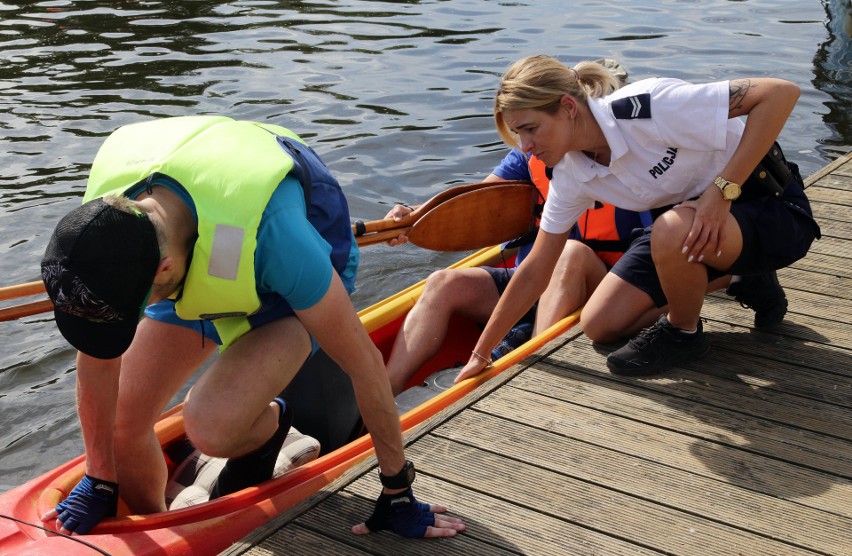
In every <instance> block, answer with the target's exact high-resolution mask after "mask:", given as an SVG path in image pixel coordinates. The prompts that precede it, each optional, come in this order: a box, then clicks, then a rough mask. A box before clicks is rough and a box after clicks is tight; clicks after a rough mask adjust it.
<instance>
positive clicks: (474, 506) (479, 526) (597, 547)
mask: <svg viewBox="0 0 852 556" xmlns="http://www.w3.org/2000/svg"><path fill="white" fill-rule="evenodd" d="M411 450H413V451H414V450H416V448H414V447H412V448H411ZM441 459H442V458H441V457H440V453H439V454H429V455H428V456H427V455H425V454H422V453H421V454H420V457H419V458H418V461H419V462H423V463H422V465H421V467H423V468H424V472H422V473H420V475H419V476H418V479H417V483H416V485H417V487H416V488H417V497H418V499H419V500H423V501H429V502H433V501H434V502H440V503H446V504H447V505H448V506H450V508H451V509H452V510H453V513H454V515H458V516H460V517H462V518H463V519H464V520H465V524H466V525H467V531H466V532H465V533H464V534H463V535H461V536H458V537H456V538H455V539H453V540H452V541H450V542H446V543H444V544H442V546H441V547H440V548H438V547H434V546H429V545H430V544H431V543H423V542H422V541H421V542H420V543H418V542H417V541H405V540H403V539H397V538H392V536H391V535H389V534H387V533H383V534H381V537H379V536H378V535H377V536H375V537H374V538H373V539H369V538H368V539H367V540H368V541H374V540H375V541H377V542H378V541H379V539H380V541H381V542H383V543H384V542H387V543H388V544H390V545H395V546H397V551H396V554H406V555H408V554H415V552H413V551H414V550H417V551H418V553H420V554H424V555H425V554H429V555H430V556H434V555H435V554H441V555H442V556H443V554H445V552H444V546H446V547H447V549H449V550H452V551H453V552H449V551H448V552H446V554H451V553H452V554H465V555H470V554H492V552H490V551H489V550H482V551H481V552H476V551H468V552H464V551H460V550H459V551H457V548H456V546H454V545H455V544H456V543H457V542H458V541H459V540H461V539H465V540H466V541H477V542H479V543H485V545H488V546H492V547H495V548H498V549H502V550H503V551H508V552H514V553H516V554H566V553H567V554H577V555H595V556H599V555H603V554H606V555H609V554H623V555H625V556H632V555H639V554H645V555H647V554H659V552H658V551H655V550H652V549H649V548H646V547H642V546H639V545H637V544H634V543H631V542H629V539H625V538H624V537H623V536H620V535H619V536H611V535H607V534H604V533H601V532H600V531H597V530H595V529H591V528H586V527H582V526H580V525H577V524H576V523H573V522H572V521H570V520H568V519H566V518H565V517H564V516H563V510H566V511H567V510H568V508H565V507H563V506H562V505H561V504H560V503H558V502H559V501H558V500H553V503H552V504H549V505H548V508H547V511H544V512H539V511H536V509H534V508H533V507H530V506H529V505H527V504H519V503H518V501H515V500H505V499H503V498H501V497H498V496H492V495H489V494H487V493H484V492H483V490H482V489H481V488H470V487H468V486H467V484H465V483H461V484H462V485H463V486H459V483H457V482H456V481H452V482H445V481H439V480H438V479H437V478H435V477H433V476H431V469H432V465H434V464H436V463H437V462H439V461H440V460H441ZM452 459H453V461H454V462H457V463H458V464H459V466H460V467H464V468H465V469H466V470H468V471H467V472H466V477H467V476H468V474H470V475H476V468H477V465H478V466H479V467H483V464H484V462H482V461H480V460H479V458H478V454H477V451H476V450H473V449H467V450H465V451H464V452H462V453H456V454H453V456H452ZM485 467H488V465H485ZM492 469H493V468H492ZM481 471H482V472H483V473H488V474H489V476H493V475H491V472H489V471H487V470H485V469H481ZM521 471H523V472H526V470H525V469H524V470H521ZM521 471H518V472H517V473H516V474H513V475H509V476H505V475H504V476H502V477H501V478H499V480H500V481H501V482H502V483H504V484H511V483H514V484H516V485H519V486H521V487H525V486H527V485H529V486H532V485H530V482H531V481H528V480H527V477H526V476H525V475H524V474H523V472H521ZM513 478H517V479H519V480H512V479H513ZM520 479H522V480H520ZM530 479H532V477H531V478H530ZM471 480H473V477H471ZM556 484H557V485H558V483H556ZM472 486H476V485H472ZM553 486H554V485H551V491H553V490H557V489H554V488H553ZM375 491H376V482H375V478H373V477H368V478H367V479H359V480H357V481H355V482H354V483H352V484H351V485H349V487H347V492H348V493H352V494H357V495H358V496H361V497H364V498H365V501H366V500H367V498H368V497H373V496H374V495H375ZM495 492H500V490H499V489H496V490H495ZM541 502H542V504H545V503H547V502H548V499H547V498H545V499H543V500H542V501H541ZM329 518H331V517H330V516H329ZM300 521H301V520H300ZM420 545H425V546H423V547H422V550H423V551H424V552H420V550H421V548H420ZM370 546H371V547H372V546H373V545H372V543H371V544H370ZM480 546H482V545H480ZM468 550H471V549H470V548H468ZM427 551H428V552H427ZM495 553H496V552H495Z"/></svg>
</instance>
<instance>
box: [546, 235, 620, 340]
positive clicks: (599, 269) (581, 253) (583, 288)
mask: <svg viewBox="0 0 852 556" xmlns="http://www.w3.org/2000/svg"><path fill="white" fill-rule="evenodd" d="M606 273H607V271H606V265H605V264H604V263H603V261H602V260H601V259H600V258H599V257H598V256H597V255H595V252H594V251H592V250H591V249H590V248H589V247H588V246H587V245H584V244H583V243H580V242H579V241H575V240H568V241H567V242H566V243H565V249H563V250H562V254H561V255H560V256H559V261H558V262H557V263H556V268H555V269H554V271H553V275H552V276H551V277H550V283H549V284H548V285H547V289H546V290H545V291H544V293H543V294H542V295H541V298H540V299H539V302H538V309H537V310H536V317H535V330H534V332H533V334H538V333H539V332H541V331H543V330H546V329H548V328H549V327H551V326H552V325H554V324H555V323H556V322H558V321H559V320H560V319H562V318H564V317H565V316H567V315H569V314H570V313H571V312H573V311H575V310H576V309H577V308H579V307H580V306H582V305H583V304H584V303H586V301H587V300H588V299H589V297H590V296H591V295H592V292H594V291H595V289H596V288H597V287H598V284H600V283H601V280H603V278H604V276H606Z"/></svg>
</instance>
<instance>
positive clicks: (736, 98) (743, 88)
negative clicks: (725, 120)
mask: <svg viewBox="0 0 852 556" xmlns="http://www.w3.org/2000/svg"><path fill="white" fill-rule="evenodd" d="M753 86H754V85H752V84H751V81H749V80H748V79H740V80H738V81H731V84H730V93H731V103H730V109H731V110H736V109H738V108H742V101H743V100H744V99H745V97H746V95H747V94H748V91H749V89H751V88H752V87H753Z"/></svg>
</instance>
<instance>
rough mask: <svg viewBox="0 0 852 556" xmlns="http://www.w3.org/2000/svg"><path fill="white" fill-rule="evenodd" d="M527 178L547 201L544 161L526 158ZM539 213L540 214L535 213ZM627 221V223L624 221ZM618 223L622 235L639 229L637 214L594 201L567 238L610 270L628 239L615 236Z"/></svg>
mask: <svg viewBox="0 0 852 556" xmlns="http://www.w3.org/2000/svg"><path fill="white" fill-rule="evenodd" d="M529 169H530V176H531V178H532V182H533V184H535V186H536V189H538V191H539V193H540V194H541V198H542V199H547V193H548V191H549V189H550V177H549V176H548V171H547V167H546V166H545V165H544V162H542V161H541V160H539V159H537V158H536V157H534V156H531V157H530V159H529ZM539 214H540V213H539ZM628 219H629V220H630V222H627V220H628ZM619 223H621V224H622V226H621V229H622V230H623V231H624V232H625V234H626V233H628V232H629V230H631V229H633V228H636V227H642V223H641V220H640V218H639V214H638V213H635V212H632V211H626V210H622V209H617V208H616V207H615V206H614V205H610V204H607V203H600V202H596V203H595V207H594V208H591V209H589V210H587V211H586V212H584V213H583V214H582V215H581V216H580V219H579V220H578V221H577V224H575V226H574V229H573V230H572V231H571V236H570V237H571V238H572V239H577V240H579V241H582V242H583V243H585V244H586V245H588V246H589V247H591V248H592V250H593V251H594V252H595V254H596V255H597V256H598V257H600V258H601V260H603V262H605V263H606V264H607V265H609V266H610V267H611V266H612V265H614V264H615V262H616V261H617V260H618V259H620V258H621V256H622V255H623V254H624V251H625V250H626V249H627V246H628V241H629V238H628V237H621V235H619V233H618V230H619V225H618V224H619Z"/></svg>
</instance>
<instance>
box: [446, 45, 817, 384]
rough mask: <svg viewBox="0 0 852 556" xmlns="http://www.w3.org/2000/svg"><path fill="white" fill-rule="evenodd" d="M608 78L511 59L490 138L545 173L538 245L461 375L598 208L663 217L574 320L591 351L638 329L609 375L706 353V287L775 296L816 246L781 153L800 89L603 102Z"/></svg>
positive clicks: (628, 89) (659, 83)
mask: <svg viewBox="0 0 852 556" xmlns="http://www.w3.org/2000/svg"><path fill="white" fill-rule="evenodd" d="M612 79H613V77H612V76H611V75H610V73H609V72H608V71H606V70H605V69H604V68H602V67H601V66H600V65H599V64H596V63H594V62H581V63H579V64H577V65H576V66H574V67H568V66H565V65H564V64H562V63H561V62H559V61H558V60H556V59H554V58H551V57H549V56H532V57H529V58H524V59H522V60H519V61H518V62H516V63H515V64H513V65H512V66H511V67H510V68H509V70H508V71H507V72H506V73H505V74H504V75H503V77H502V79H501V81H500V87H499V89H498V91H497V95H496V98H495V104H494V116H495V120H496V125H497V130H498V132H499V133H500V135H501V137H502V138H503V139H504V141H505V142H506V143H508V144H509V145H512V146H518V147H519V148H520V149H521V150H522V151H524V152H526V153H529V154H531V155H534V156H535V157H537V158H539V159H541V160H542V161H543V162H544V163H545V164H546V165H547V166H551V167H553V177H552V180H551V184H550V195H549V197H548V199H547V202H546V204H545V208H544V214H543V215H542V219H541V232H540V233H539V235H538V237H537V238H536V241H535V245H534V246H533V249H532V251H531V253H530V255H529V257H528V258H527V260H526V262H525V263H524V265H521V267H519V269H518V271H517V273H516V276H518V277H519V278H518V279H515V280H512V281H511V282H510V283H509V286H508V288H507V290H506V293H505V294H504V295H503V296H502V298H501V299H500V302H499V304H498V305H497V307H496V309H495V311H494V313H493V315H492V317H491V319H490V320H489V322H488V324H487V325H486V327H485V329H484V331H483V333H482V335H481V336H480V338H479V341H478V342H477V344H476V347H475V349H474V350H473V352H472V354H471V356H470V360H469V361H468V363H467V365H466V366H465V368H464V369H463V370H462V372H461V373H460V374H459V377H458V378H457V380H463V379H464V378H466V377H469V376H472V375H474V374H476V373H479V372H480V371H481V370H482V369H483V368H485V367H486V366H487V365H488V364H489V358H488V357H487V355H488V354H489V353H490V352H491V350H492V348H493V347H494V346H495V345H496V344H497V342H499V341H500V339H501V338H503V335H504V334H505V333H506V332H507V331H508V330H509V328H510V327H511V326H512V324H514V323H515V322H516V321H517V320H518V318H520V316H521V315H523V313H524V312H525V311H526V310H527V309H528V308H529V307H530V306H531V305H532V304H533V302H534V301H535V300H536V299H537V298H538V297H539V296H540V295H541V292H542V291H543V290H544V289H545V287H546V286H547V283H548V279H549V277H550V276H551V274H552V271H553V268H554V265H555V264H556V261H557V260H558V257H559V254H560V252H561V251H562V246H563V245H564V243H565V241H566V239H567V237H568V232H569V230H570V228H571V226H573V224H574V223H575V222H576V220H577V218H578V217H579V216H580V215H581V214H582V213H583V211H585V210H586V209H588V208H590V207H591V206H593V205H594V203H595V201H602V202H605V203H610V204H613V205H615V206H618V207H622V208H625V209H628V210H635V211H641V210H655V211H656V212H657V213H658V214H660V216H659V217H658V218H657V219H656V220H655V222H654V225H653V227H652V228H651V227H649V228H646V229H645V230H644V231H643V233H642V234H640V235H639V237H637V238H635V239H634V241H633V243H632V244H631V247H630V249H629V250H628V252H627V254H625V256H624V257H622V259H621V260H619V262H618V263H617V264H616V265H615V266H614V267H613V268H612V270H611V271H610V272H609V273H608V274H607V275H606V277H605V278H604V279H603V281H602V282H601V284H600V285H599V286H598V288H597V289H596V290H595V292H594V293H593V294H592V296H591V298H590V299H589V301H588V302H587V304H586V306H585V308H584V311H583V314H582V323H583V327H584V332H585V333H586V334H587V335H588V336H589V337H590V338H591V339H592V340H595V341H598V342H613V341H616V340H618V339H620V338H621V337H623V336H625V335H627V336H630V335H633V334H636V333H637V332H638V335H636V336H635V337H634V338H633V339H631V340H630V341H629V342H628V343H627V345H625V346H624V347H622V348H620V349H618V350H616V351H615V352H613V353H611V354H610V355H609V356H608V358H607V365H608V367H609V368H610V370H611V371H612V372H614V373H618V374H628V375H648V374H655V373H659V372H663V371H665V370H666V369H668V368H670V367H672V366H675V365H680V364H683V363H687V362H689V361H691V360H694V359H697V358H700V357H702V356H703V355H705V354H706V353H707V351H708V350H709V342H708V340H707V339H706V337H705V336H704V333H703V331H702V327H701V321H700V318H699V317H700V313H701V307H702V305H703V301H704V294H705V292H706V291H707V290H708V289H712V288H713V285H714V283H713V281H714V280H716V281H717V282H716V283H715V285H718V283H719V282H718V281H719V280H721V279H723V278H724V276H725V275H728V274H733V275H739V276H744V277H756V278H757V279H758V280H759V281H762V282H765V283H767V284H768V285H769V286H770V287H771V286H774V285H777V280H776V279H775V278H774V271H775V270H776V269H778V268H782V267H784V266H787V265H789V264H791V263H792V262H794V261H796V260H797V259H799V258H801V257H803V256H804V255H805V254H806V253H807V251H808V249H809V248H810V245H811V242H812V241H813V240H814V238H818V237H819V227H818V225H817V224H816V222H815V221H814V220H813V216H812V213H811V209H810V205H809V203H808V200H807V198H806V197H805V194H804V191H803V184H802V180H801V177H800V176H799V173H798V169H797V168H796V166H795V165H794V164H790V163H787V162H786V160H785V159H784V158H783V153H781V149H780V147H779V146H778V145H777V143H775V140H776V138H777V137H778V135H779V133H780V132H781V129H782V128H783V126H784V123H785V122H786V120H787V118H788V116H789V115H790V113H791V112H792V110H793V107H794V106H795V104H796V101H797V99H798V97H799V88H798V87H797V86H796V85H794V84H793V83H790V82H787V81H783V80H780V79H772V78H750V79H736V80H731V81H721V82H715V83H708V84H691V83H687V82H684V81H681V80H677V79H665V78H655V79H645V80H641V81H637V82H635V83H632V84H629V85H627V86H625V87H622V88H620V89H618V90H616V91H615V92H612V93H609V94H607V91H608V90H610V89H611V81H612ZM741 116H745V117H746V118H745V121H744V122H743V121H741V120H740V119H739V117H741ZM758 165H760V167H758ZM756 170H757V171H756ZM753 173H754V176H753V175H752V174H753ZM660 307H667V310H666V311H665V312H664V313H663V314H662V315H660V316H659V319H658V320H657V321H656V323H654V324H653V325H652V326H650V327H649V328H646V329H643V330H641V331H639V329H638V328H637V327H638V324H637V323H643V322H644V323H647V322H648V318H647V315H648V314H653V313H655V312H656V313H657V314H659V312H660ZM782 316H783V314H782Z"/></svg>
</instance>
